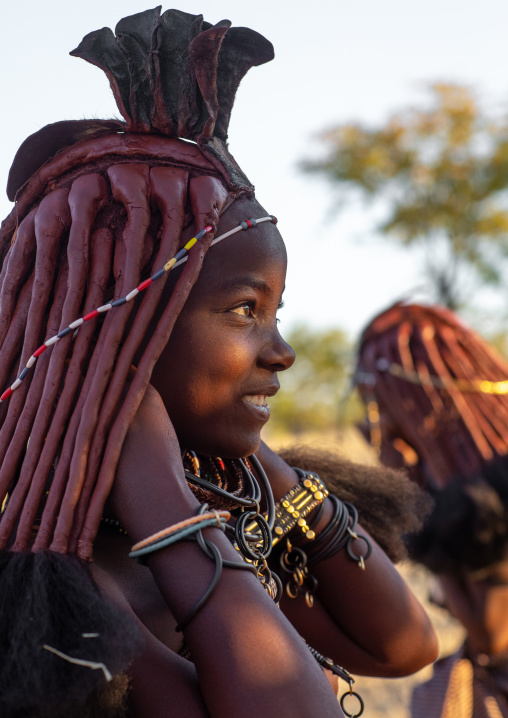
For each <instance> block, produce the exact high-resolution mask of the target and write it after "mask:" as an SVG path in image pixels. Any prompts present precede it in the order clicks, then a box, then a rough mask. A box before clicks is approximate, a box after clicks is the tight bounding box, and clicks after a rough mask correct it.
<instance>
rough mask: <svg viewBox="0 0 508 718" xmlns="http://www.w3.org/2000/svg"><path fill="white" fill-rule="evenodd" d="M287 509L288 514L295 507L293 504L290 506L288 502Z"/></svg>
mask: <svg viewBox="0 0 508 718" xmlns="http://www.w3.org/2000/svg"><path fill="white" fill-rule="evenodd" d="M287 510H288V512H289V513H290V514H292V513H293V512H294V510H295V507H294V506H291V505H290V504H288V506H287Z"/></svg>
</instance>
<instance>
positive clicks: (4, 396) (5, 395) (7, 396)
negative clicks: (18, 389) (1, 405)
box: [0, 387, 12, 401]
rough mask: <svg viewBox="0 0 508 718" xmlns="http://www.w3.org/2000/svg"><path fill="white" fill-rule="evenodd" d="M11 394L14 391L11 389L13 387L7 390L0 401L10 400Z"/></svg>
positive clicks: (0, 397)
mask: <svg viewBox="0 0 508 718" xmlns="http://www.w3.org/2000/svg"><path fill="white" fill-rule="evenodd" d="M11 394H12V389H11V387H9V388H8V389H6V390H5V391H4V393H3V394H2V396H0V401H5V400H6V399H8V398H9V397H10V395H11Z"/></svg>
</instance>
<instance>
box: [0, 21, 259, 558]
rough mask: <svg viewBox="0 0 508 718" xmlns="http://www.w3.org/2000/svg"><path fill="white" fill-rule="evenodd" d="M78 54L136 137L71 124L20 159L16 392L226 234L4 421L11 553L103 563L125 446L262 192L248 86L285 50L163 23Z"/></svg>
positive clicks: (0, 542) (1, 325) (13, 404)
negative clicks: (236, 223)
mask: <svg viewBox="0 0 508 718" xmlns="http://www.w3.org/2000/svg"><path fill="white" fill-rule="evenodd" d="M72 54H74V55H76V56H80V57H83V58H84V59H86V60H88V61H89V62H91V63H93V64H96V65H98V66H99V67H101V68H102V69H103V70H105V72H106V73H107V75H108V78H109V80H110V83H111V86H112V88H113V91H114V94H115V98H116V99H117V102H118V106H119V109H120V111H121V112H122V114H123V116H124V118H125V123H123V122H116V121H99V120H83V121H80V122H60V123H55V124H54V125H49V126H48V127H46V128H44V129H43V130H41V131H40V132H38V133H36V134H35V135H32V137H30V138H28V140H26V142H25V143H24V144H23V145H22V147H21V148H20V150H19V151H18V154H17V156H16V159H15V162H14V165H13V168H12V170H11V174H10V177H9V185H8V193H9V196H10V198H11V199H16V205H15V208H14V210H13V212H12V213H11V215H10V216H9V217H8V218H7V219H6V220H5V222H4V223H3V225H2V233H1V238H0V253H1V255H2V256H3V260H4V261H3V267H2V273H1V276H0V280H1V288H0V352H1V361H0V386H2V387H6V386H8V385H9V383H10V382H12V381H14V379H15V378H16V377H17V376H18V374H19V372H20V371H21V370H22V369H23V367H24V366H25V364H26V362H27V360H28V359H29V357H30V356H31V355H32V354H33V352H34V351H35V350H36V349H37V347H39V346H40V345H41V343H42V342H44V341H45V340H47V339H48V338H50V337H52V336H54V335H55V334H56V333H58V332H59V331H60V330H61V329H62V328H64V327H67V326H68V324H69V323H70V322H72V321H73V320H75V319H77V318H78V317H80V316H83V315H85V314H87V313H89V312H91V311H93V310H94V309H96V308H97V307H99V306H101V305H103V304H105V303H106V302H109V301H111V300H112V299H117V298H119V297H123V296H124V295H125V294H126V293H127V292H129V291H130V290H131V289H133V288H134V287H136V286H137V285H138V283H139V282H140V281H141V280H142V279H144V278H146V277H148V276H150V274H151V273H153V272H155V271H156V270H158V269H160V267H161V266H163V265H164V263H165V262H166V261H167V260H168V259H170V258H171V257H172V256H174V254H175V253H176V252H177V250H178V249H179V248H181V247H182V246H183V245H184V244H185V242H186V241H187V240H188V239H189V238H190V237H192V236H194V235H195V234H196V233H197V232H199V231H200V230H202V229H203V228H204V227H205V226H206V225H211V227H212V232H210V233H209V234H208V235H207V236H206V237H205V238H204V239H203V240H202V241H201V242H200V244H199V247H196V248H195V249H194V250H193V251H192V252H191V253H190V254H189V260H188V262H187V264H186V266H185V267H184V269H183V271H182V273H181V276H180V277H179V279H178V281H177V283H176V285H175V287H174V289H173V291H172V293H171V294H170V295H169V292H168V291H167V290H165V288H164V287H165V279H164V278H163V279H161V280H160V281H159V282H158V283H157V284H154V286H153V287H150V289H149V291H148V292H147V293H146V296H144V298H143V299H142V301H139V300H137V301H138V303H134V302H132V303H130V304H129V305H128V306H121V307H117V308H114V309H112V310H111V311H110V312H109V313H108V314H107V315H106V316H105V317H104V318H99V319H97V320H95V321H94V322H89V323H87V324H84V325H83V326H81V327H80V328H79V329H78V330H77V333H76V335H75V336H73V334H72V332H71V333H69V334H67V336H65V337H63V338H62V339H61V340H60V341H59V342H58V343H57V344H56V345H55V346H54V347H52V348H51V350H50V351H47V352H45V353H44V354H42V355H41V356H40V358H39V360H38V361H37V363H36V365H35V367H34V369H33V370H32V372H31V374H30V375H29V376H27V378H26V379H25V380H24V381H23V382H22V384H21V385H20V388H19V389H18V390H17V391H16V392H14V393H13V395H12V397H11V398H10V399H9V401H8V402H4V403H2V404H1V405H0V427H1V428H0V463H1V468H0V501H3V502H4V504H5V508H4V511H3V513H2V517H1V520H0V548H1V549H5V548H10V549H12V550H14V551H23V550H26V549H29V548H32V549H33V550H34V551H36V550H39V549H51V550H53V551H56V552H59V553H67V552H71V553H77V555H78V556H79V557H81V558H87V559H89V558H90V557H91V551H92V544H93V541H94V538H95V535H96V533H97V530H98V526H99V522H100V518H101V515H102V510H103V506H104V503H105V501H106V499H107V496H108V494H109V492H110V490H111V486H112V483H113V479H114V476H115V470H116V466H117V462H118V460H119V456H120V452H121V449H122V444H123V440H124V438H125V435H126V433H127V430H128V428H129V425H130V423H131V421H132V419H133V417H134V415H135V413H136V411H137V409H138V407H139V404H140V402H141V400H142V398H143V395H144V393H145V390H146V387H147V385H148V382H149V380H150V376H151V371H152V369H153V366H154V364H155V363H156V361H157V359H158V358H159V356H160V354H161V352H162V350H163V348H164V346H165V345H166V343H167V341H168V339H169V336H170V334H171V330H172V328H173V326H174V323H175V321H176V319H177V317H178V315H179V312H180V311H181V309H182V307H183V305H184V303H185V301H186V299H187V297H188V295H189V292H190V290H191V288H192V286H193V284H194V283H195V281H196V279H197V277H198V274H199V271H200V268H201V265H202V262H203V258H204V256H205V253H206V251H207V249H208V247H209V246H210V243H211V241H212V239H213V235H214V233H215V230H216V228H217V224H218V221H219V217H220V215H221V213H222V212H223V211H224V210H225V209H227V207H228V206H230V204H231V203H232V202H233V201H234V200H235V199H236V198H237V197H238V196H240V195H242V194H246V193H247V194H249V193H250V194H251V193H252V191H253V188H252V186H251V185H250V183H249V182H248V180H247V179H246V178H245V176H244V175H243V174H242V173H241V171H240V169H239V168H238V166H237V165H236V163H235V161H234V159H233V158H232V157H231V155H230V154H229V152H228V150H227V145H226V139H227V126H228V122H229V116H230V112H231V107H232V103H233V99H234V95H235V92H236V89H237V86H238V84H239V82H240V80H241V78H242V77H243V75H244V74H245V73H246V72H247V70H248V69H249V68H250V67H251V66H253V65H258V64H261V63H263V62H266V61H267V60H269V59H271V57H272V56H273V49H272V47H271V45H270V43H268V42H267V41H266V40H265V39H264V38H262V37H261V36H260V35H258V34H257V33H255V32H253V31H251V30H247V29H244V28H237V29H230V23H229V22H228V21H223V22H221V23H218V25H216V26H211V25H210V24H208V23H204V22H203V19H202V16H194V15H189V14H187V13H182V12H179V11H176V10H171V11H167V12H166V13H164V14H163V15H162V16H161V15H160V8H157V9H155V10H150V11H147V12H145V13H140V14H138V15H135V16H132V17H131V18H125V19H124V20H122V21H121V22H120V23H119V24H118V26H117V28H116V37H115V35H113V33H112V32H111V30H109V29H107V28H104V29H103V30H100V31H97V32H96V33H91V34H90V35H88V36H87V37H85V39H84V40H83V42H82V43H81V45H80V46H79V47H78V48H77V50H75V51H74V52H73V53H72ZM178 137H180V138H184V139H185V140H193V142H194V143H189V142H186V141H183V140H182V139H177V138H178ZM195 143H197V144H195ZM161 300H162V301H161ZM155 322H157V323H156V329H155V331H154V332H153V334H152V335H151V336H147V332H148V329H149V327H151V326H153V325H154V323H155ZM135 359H136V366H137V371H136V372H135V374H134V378H133V379H132V381H131V382H130V384H129V383H128V381H127V380H128V375H129V372H130V370H131V366H132V364H133V362H134V360H135ZM37 518H40V527H39V530H38V533H37V537H36V539H35V542H34V543H33V545H32V542H33V539H32V527H33V525H34V522H35V521H36V519H37Z"/></svg>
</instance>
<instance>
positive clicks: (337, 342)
mask: <svg viewBox="0 0 508 718" xmlns="http://www.w3.org/2000/svg"><path fill="white" fill-rule="evenodd" d="M285 339H286V340H287V341H288V342H289V344H291V346H292V347H293V349H294V350H295V353H296V361H295V363H294V365H293V367H292V368H291V369H290V370H289V371H287V372H283V373H282V374H280V383H281V389H280V391H279V393H278V394H277V396H275V397H274V398H273V399H272V400H271V401H270V406H271V408H272V412H273V413H272V418H271V420H270V429H271V430H274V431H277V430H284V431H286V432H288V433H292V434H300V433H302V432H305V431H311V430H319V429H327V428H330V427H333V426H338V425H345V424H351V423H353V422H354V421H355V420H356V419H357V418H359V417H360V416H361V414H362V412H361V409H360V407H359V405H358V403H357V401H358V400H356V402H355V400H347V396H346V395H347V389H348V381H349V379H348V377H349V369H350V365H351V362H352V354H353V347H352V345H351V343H350V341H349V339H348V337H347V336H346V334H344V332H342V331H340V330H339V329H325V330H314V329H311V328H310V327H308V326H305V325H299V326H296V327H295V328H294V329H293V330H292V331H291V332H290V333H289V335H288V336H286V337H285Z"/></svg>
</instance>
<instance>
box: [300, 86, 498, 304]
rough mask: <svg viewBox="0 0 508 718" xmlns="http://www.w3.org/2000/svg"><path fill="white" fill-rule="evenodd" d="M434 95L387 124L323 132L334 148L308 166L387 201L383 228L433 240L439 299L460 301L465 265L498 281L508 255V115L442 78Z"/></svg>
mask: <svg viewBox="0 0 508 718" xmlns="http://www.w3.org/2000/svg"><path fill="white" fill-rule="evenodd" d="M430 94H431V103H430V106H429V107H427V108H426V109H409V110H407V111H404V112H401V113H399V114H397V115H395V116H394V117H392V118H391V119H390V120H389V121H388V122H387V124H386V125H385V126H383V127H380V128H377V129H368V128H366V127H363V126H362V125H361V124H359V123H357V124H347V125H342V126H339V127H336V128H334V129H332V130H330V131H328V132H325V133H323V134H322V136H321V137H322V140H323V141H324V143H325V146H326V156H325V157H324V159H322V160H318V161H306V162H304V163H303V165H302V166H303V169H304V171H307V172H312V173H318V174H320V175H322V176H325V177H326V178H328V179H329V181H330V182H331V183H332V185H333V186H334V187H335V188H337V189H338V190H340V192H341V194H342V195H343V194H344V189H346V190H351V191H353V192H355V193H359V195H360V197H361V199H362V200H363V201H365V200H368V199H376V200H377V199H379V200H381V201H383V203H384V206H385V207H386V208H387V210H388V216H387V218H386V220H385V221H384V222H383V223H382V225H381V226H380V227H379V230H380V231H381V232H382V233H383V234H386V235H390V236H392V237H394V238H395V239H397V240H398V241H400V242H401V243H402V244H405V245H411V244H417V243H418V244H420V245H424V246H425V248H426V257H427V260H426V265H427V266H426V271H427V274H428V275H429V277H430V279H431V282H432V284H433V286H434V289H435V293H436V297H435V298H436V299H437V300H438V301H439V302H441V303H443V304H445V305H446V306H448V307H450V308H452V309H456V308H457V305H458V304H459V303H460V301H461V300H462V299H463V298H464V297H463V296H461V292H460V289H459V288H460V285H461V283H462V281H463V279H464V274H465V270H471V269H472V270H473V275H474V277H475V280H479V283H484V284H494V285H496V284H499V283H500V280H501V277H502V268H503V266H504V260H505V259H506V257H507V256H508V191H507V187H508V118H507V117H506V116H504V117H502V118H500V119H494V118H492V117H489V116H487V114H485V113H484V112H483V111H482V110H481V109H480V108H479V105H478V102H477V99H476V96H475V94H474V93H473V92H472V91H471V90H469V89H468V88H466V87H463V86H459V85H446V84H435V85H433V86H431V88H430ZM443 248H444V249H445V255H446V259H445V260H444V261H443V258H442V257H443ZM437 257H441V261H439V260H437V259H436V258H437ZM466 273H467V271H466Z"/></svg>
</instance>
